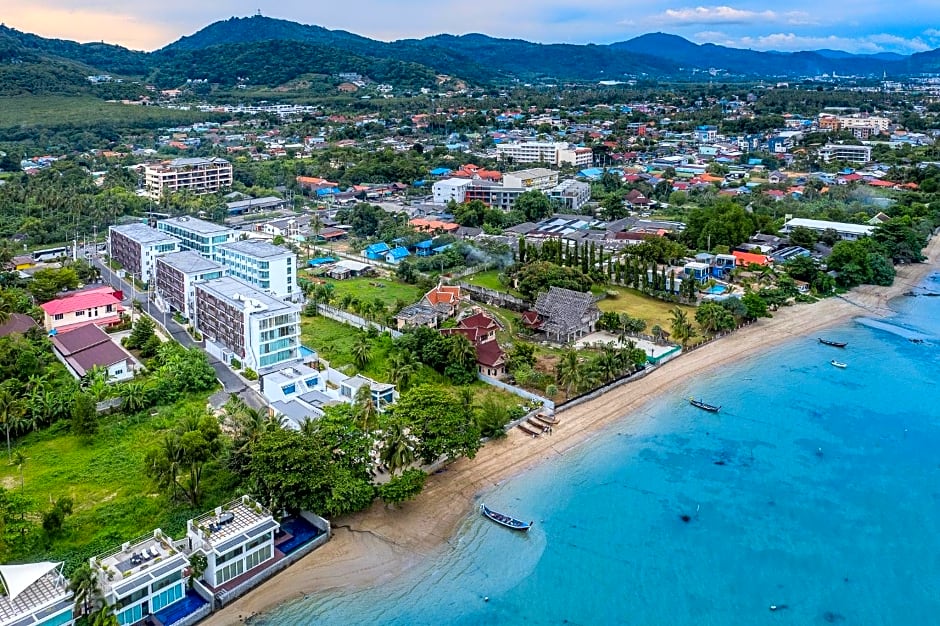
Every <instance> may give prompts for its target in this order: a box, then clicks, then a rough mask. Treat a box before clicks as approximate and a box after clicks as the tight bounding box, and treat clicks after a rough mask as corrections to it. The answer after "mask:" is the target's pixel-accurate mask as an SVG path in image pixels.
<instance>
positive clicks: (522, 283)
mask: <svg viewBox="0 0 940 626" xmlns="http://www.w3.org/2000/svg"><path fill="white" fill-rule="evenodd" d="M512 276H513V279H514V280H515V283H516V287H517V288H518V289H519V292H520V293H521V294H522V297H523V298H525V299H526V300H529V301H532V300H535V298H536V296H538V294H539V293H541V292H543V291H548V289H549V288H550V287H561V288H563V289H571V290H573V291H588V290H589V289H590V288H591V285H592V284H593V283H594V281H593V280H592V279H591V277H590V276H587V275H586V274H584V272H582V271H581V269H580V268H577V267H566V266H563V265H556V264H555V263H552V262H550V261H534V262H532V263H528V264H526V265H522V266H521V267H519V269H518V270H516V271H515V272H514V273H513V274H512Z"/></svg>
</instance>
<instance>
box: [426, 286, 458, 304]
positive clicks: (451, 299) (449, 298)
mask: <svg viewBox="0 0 940 626" xmlns="http://www.w3.org/2000/svg"><path fill="white" fill-rule="evenodd" d="M424 297H425V298H426V299H427V301H428V302H430V303H431V304H435V305H436V304H456V303H457V301H458V300H460V287H458V286H456V285H438V286H437V287H435V288H434V289H432V290H431V291H429V292H427V293H426V294H425V295H424Z"/></svg>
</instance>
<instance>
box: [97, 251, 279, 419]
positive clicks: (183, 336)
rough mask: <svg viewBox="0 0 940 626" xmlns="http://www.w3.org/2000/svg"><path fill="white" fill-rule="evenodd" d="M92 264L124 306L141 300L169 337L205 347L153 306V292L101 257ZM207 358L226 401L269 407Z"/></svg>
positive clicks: (187, 343)
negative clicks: (120, 296) (121, 297)
mask: <svg viewBox="0 0 940 626" xmlns="http://www.w3.org/2000/svg"><path fill="white" fill-rule="evenodd" d="M92 262H93V263H94V264H95V266H96V267H97V268H98V269H99V270H101V277H102V278H103V279H104V281H105V282H106V283H108V284H109V285H111V286H112V287H114V288H115V289H120V290H121V291H122V292H123V293H124V300H123V303H124V305H125V306H127V307H128V308H130V307H131V306H133V300H134V299H136V300H138V301H139V302H140V303H141V305H142V306H143V310H144V311H145V312H146V313H147V314H148V315H150V317H152V318H153V319H154V320H155V321H156V322H157V324H158V325H160V326H162V327H163V328H165V329H166V331H167V332H168V333H169V334H170V336H171V337H173V339H175V340H176V341H177V342H179V343H180V344H181V345H183V346H186V347H187V348H193V347H196V348H200V349H202V348H203V344H202V342H199V341H196V340H195V339H193V337H192V335H190V334H189V332H187V330H186V327H185V326H183V325H181V324H178V323H177V322H176V320H174V319H173V316H172V315H168V314H164V313H163V312H162V311H160V310H159V309H158V308H157V307H156V306H155V305H152V304H151V302H150V292H148V291H140V290H138V289H137V288H136V287H135V286H134V285H132V284H131V283H130V282H128V281H126V280H124V279H123V278H121V277H120V276H118V275H117V274H116V273H115V272H113V271H112V270H111V268H109V267H108V266H107V265H105V264H104V263H103V262H102V261H101V259H100V258H97V257H95V258H92ZM206 357H208V359H209V365H211V366H212V369H214V370H215V374H216V378H218V380H219V382H220V383H221V384H222V389H223V391H224V392H225V398H227V397H228V395H229V394H233V393H234V394H236V395H238V396H240V397H241V398H242V399H243V400H244V401H245V402H246V403H247V404H248V405H249V406H253V407H255V408H261V407H264V406H266V405H267V403H266V402H265V401H264V398H262V396H261V394H259V393H258V392H257V391H255V390H254V389H252V388H251V387H249V386H248V385H246V384H245V381H244V380H242V379H241V378H240V377H239V376H238V375H237V374H235V372H233V371H232V370H231V369H229V367H228V366H226V365H225V364H224V363H223V362H222V361H220V360H219V359H217V358H215V357H214V356H212V355H211V354H209V353H208V352H207V353H206ZM223 402H224V400H223Z"/></svg>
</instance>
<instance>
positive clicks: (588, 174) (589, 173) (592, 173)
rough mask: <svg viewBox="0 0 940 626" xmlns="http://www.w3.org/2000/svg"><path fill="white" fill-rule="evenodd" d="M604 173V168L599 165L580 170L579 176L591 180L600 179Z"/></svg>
mask: <svg viewBox="0 0 940 626" xmlns="http://www.w3.org/2000/svg"><path fill="white" fill-rule="evenodd" d="M603 175H604V170H602V169H601V168H599V167H589V168H587V169H583V170H581V171H580V172H578V176H579V177H581V178H587V179H590V180H599V179H600V177H601V176H603Z"/></svg>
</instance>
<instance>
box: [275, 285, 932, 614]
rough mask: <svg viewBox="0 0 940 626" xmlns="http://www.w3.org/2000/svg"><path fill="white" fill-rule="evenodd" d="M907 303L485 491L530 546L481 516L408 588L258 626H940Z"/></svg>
mask: <svg viewBox="0 0 940 626" xmlns="http://www.w3.org/2000/svg"><path fill="white" fill-rule="evenodd" d="M923 287H924V289H925V290H926V291H932V292H940V276H937V275H935V276H932V277H931V278H930V279H928V280H927V281H926V282H925V283H924V286H923ZM893 306H894V308H895V309H896V310H897V311H898V314H897V316H896V317H895V318H893V319H889V320H884V321H880V322H874V323H871V322H868V321H866V320H864V319H863V320H858V321H855V322H852V323H850V324H848V325H846V326H842V327H838V328H833V329H830V330H827V331H825V333H824V335H825V336H826V337H830V338H833V339H838V340H842V341H847V342H848V344H849V345H848V347H847V348H846V349H844V350H840V349H838V348H831V347H826V346H823V345H820V344H818V343H817V342H816V339H815V338H800V339H792V340H790V341H789V342H788V343H785V344H783V345H780V346H778V347H775V348H773V349H771V350H769V351H768V352H767V353H765V354H762V355H760V356H756V357H754V358H751V359H748V360H746V361H743V362H741V363H738V364H735V365H733V366H731V367H727V368H725V369H724V370H722V371H720V372H718V373H717V374H716V373H711V374H707V375H706V374H703V375H702V376H701V377H696V378H692V379H690V380H687V381H684V382H683V383H681V384H679V385H677V386H676V388H675V389H674V391H673V392H672V393H670V394H669V395H668V396H665V397H662V398H661V399H659V400H658V401H655V402H654V403H652V404H650V405H648V406H647V407H646V408H645V409H644V410H643V413H644V414H646V417H647V418H648V419H643V420H639V421H637V420H625V421H624V422H623V423H622V424H619V425H613V426H611V427H610V428H609V429H608V430H607V431H606V432H605V433H603V434H602V435H600V436H598V437H596V438H594V439H593V440H591V441H589V442H588V443H586V444H585V445H582V446H580V447H578V448H576V449H575V450H572V451H570V452H568V453H567V454H566V455H564V456H563V457H559V458H557V459H556V460H553V461H550V462H547V463H545V464H544V465H541V466H539V467H537V468H535V469H533V470H531V471H529V472H527V473H525V474H523V475H520V476H517V477H515V478H514V479H512V480H509V481H507V482H505V483H504V484H502V485H501V486H499V487H497V488H494V489H492V490H490V491H488V492H486V493H484V494H482V499H483V500H485V501H486V503H487V504H488V505H489V506H491V507H492V508H495V509H497V510H501V511H505V512H508V513H511V514H515V515H516V516H517V517H520V518H523V519H525V520H530V519H531V520H535V522H536V524H535V527H534V528H533V530H532V531H531V532H530V533H528V534H527V535H526V534H519V533H516V532H513V531H510V530H507V529H504V528H502V527H499V526H497V525H496V524H493V523H492V522H489V521H487V520H486V519H484V518H482V517H481V516H480V515H479V514H478V513H472V514H468V516H467V519H466V521H465V522H464V523H463V524H462V525H461V526H460V528H459V529H458V531H457V533H456V535H455V536H454V537H453V538H452V540H451V542H450V545H449V546H448V547H447V548H446V549H445V550H444V551H443V552H442V553H441V554H439V555H436V556H434V557H432V558H430V559H429V561H428V562H427V564H426V565H425V566H423V567H419V568H417V569H416V570H414V571H412V572H409V573H407V574H406V575H404V576H403V577H402V578H401V579H400V580H398V581H396V582H395V583H393V584H389V585H384V586H382V587H380V588H375V589H367V590H363V591H360V592H356V593H349V592H342V593H327V594H323V595H313V596H310V597H309V598H307V599H306V600H303V601H298V602H294V603H291V604H287V605H284V606H282V607H280V608H279V609H278V610H277V611H275V612H274V613H272V614H270V615H268V616H266V617H265V618H264V620H263V621H262V622H260V623H263V624H278V625H288V624H313V623H316V624H468V625H469V624H638V625H647V624H650V625H658V624H669V625H677V626H685V625H693V624H694V625H696V626H698V625H705V624H715V625H721V626H728V625H738V624H740V625H748V626H749V625H763V624H775V625H776V624H829V623H834V624H846V625H849V624H852V625H854V624H860V625H865V626H870V625H877V624H891V625H895V624H899V625H930V624H940V394H938V387H937V378H938V376H940V298H934V297H917V298H901V299H899V300H897V301H895V302H894V303H893ZM911 337H913V338H922V339H924V340H925V341H924V343H913V342H911V341H910V340H909V339H910V338H911ZM728 341H734V339H733V338H732V339H729V340H728ZM833 358H836V359H838V360H840V361H844V362H846V363H847V364H848V367H847V368H846V369H844V370H843V369H837V368H835V367H832V366H831V365H830V364H829V361H830V360H831V359H833ZM690 395H694V396H697V397H702V398H703V399H705V400H706V401H707V402H711V403H715V404H721V405H722V410H721V412H720V413H719V414H717V415H715V414H709V413H705V412H703V411H701V410H698V409H695V408H693V407H691V406H690V405H689V404H688V402H687V398H688V397H689V396H690ZM633 424H641V425H642V427H641V429H640V430H638V428H639V427H638V426H636V425H633ZM562 427H564V426H562ZM682 515H688V516H689V517H690V520H689V521H688V522H684V521H683V520H682V519H681V516H682ZM311 558H314V559H315V558H316V555H314V556H312V557H311ZM282 575H285V576H289V575H290V573H289V572H288V573H285V574H282ZM485 597H488V598H489V601H484V598H485ZM771 605H777V607H778V609H777V610H776V611H771V610H769V607H770V606H771Z"/></svg>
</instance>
